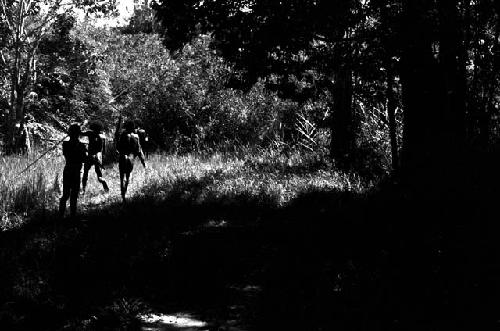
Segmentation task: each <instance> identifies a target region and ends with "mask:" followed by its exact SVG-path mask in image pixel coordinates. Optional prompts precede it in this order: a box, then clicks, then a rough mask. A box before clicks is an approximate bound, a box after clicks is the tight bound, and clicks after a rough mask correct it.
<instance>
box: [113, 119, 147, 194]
mask: <svg viewBox="0 0 500 331" xmlns="http://www.w3.org/2000/svg"><path fill="white" fill-rule="evenodd" d="M124 128H125V130H124V131H123V132H122V133H121V134H120V137H119V139H118V145H117V149H118V153H119V154H120V156H119V159H118V168H119V169H120V189H121V194H122V199H123V202H126V199H125V195H126V194H127V188H128V183H129V181H130V173H131V172H132V170H133V168H134V158H135V157H136V156H137V157H139V159H140V160H141V163H142V165H143V167H144V168H146V162H145V161H144V153H143V152H142V148H141V144H140V142H139V136H138V135H137V134H136V133H135V125H134V122H133V121H130V120H129V121H127V122H125V124H124Z"/></svg>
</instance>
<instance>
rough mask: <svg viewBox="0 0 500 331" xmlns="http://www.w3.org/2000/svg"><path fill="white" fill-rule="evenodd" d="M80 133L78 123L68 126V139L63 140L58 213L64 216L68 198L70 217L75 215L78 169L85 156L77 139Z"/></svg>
mask: <svg viewBox="0 0 500 331" xmlns="http://www.w3.org/2000/svg"><path fill="white" fill-rule="evenodd" d="M80 133H81V129H80V126H79V125H78V124H72V125H71V126H70V127H69V130H68V134H69V141H65V142H63V155H64V158H65V160H66V164H65V166H64V172H63V195H62V197H61V200H60V202H59V215H60V216H61V217H63V216H64V212H65V211H66V202H67V201H68V198H69V205H70V212H71V217H75V215H76V204H77V200H78V193H79V192H80V171H81V170H82V165H83V163H84V162H85V160H86V158H87V148H86V147H85V144H84V143H82V142H81V141H80V140H79V137H80Z"/></svg>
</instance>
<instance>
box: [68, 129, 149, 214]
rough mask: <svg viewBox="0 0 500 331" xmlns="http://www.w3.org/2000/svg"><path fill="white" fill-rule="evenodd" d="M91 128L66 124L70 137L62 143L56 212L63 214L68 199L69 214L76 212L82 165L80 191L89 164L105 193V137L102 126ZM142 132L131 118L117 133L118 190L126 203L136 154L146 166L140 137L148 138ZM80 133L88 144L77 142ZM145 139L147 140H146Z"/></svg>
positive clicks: (85, 179) (107, 188) (83, 189)
mask: <svg viewBox="0 0 500 331" xmlns="http://www.w3.org/2000/svg"><path fill="white" fill-rule="evenodd" d="M89 128H90V130H89V131H84V132H82V130H81V127H80V125H78V124H72V125H71V126H70V127H69V130H68V135H69V140H68V141H64V142H63V146H62V147H63V155H64V158H65V161H66V164H65V166H64V171H63V195H62V197H61V199H60V203H59V214H60V216H61V217H63V216H64V213H65V210H66V202H67V201H68V199H69V201H70V214H71V217H74V216H75V215H76V209H77V200H78V196H79V194H80V173H81V169H82V167H83V177H82V180H81V185H82V193H85V189H86V186H87V180H88V174H89V171H90V169H91V168H92V167H94V169H95V173H96V175H97V180H98V181H99V182H100V183H101V185H102V187H103V189H104V190H105V191H106V192H108V191H109V187H108V184H107V182H106V180H105V179H104V178H103V175H102V169H103V164H102V156H103V153H104V151H105V147H106V146H105V136H104V134H103V128H102V125H99V124H98V123H91V124H90V125H89ZM143 135H144V136H145V131H144V130H141V129H136V127H135V123H134V122H133V121H130V120H129V121H126V122H125V124H124V130H122V131H121V132H118V133H117V137H116V149H117V151H118V153H119V158H118V168H119V171H120V190H121V196H122V200H123V202H126V198H125V196H126V194H127V188H128V184H129V181H130V173H131V172H132V170H133V168H134V159H135V157H138V158H139V159H140V161H141V163H142V165H143V166H144V168H146V162H145V159H144V153H143V150H142V146H141V140H142V142H143V143H144V142H145V140H144V139H147V137H146V138H144V137H143ZM81 136H86V137H88V147H87V146H86V145H85V144H84V143H83V142H81V141H80V137H81ZM140 136H141V137H140ZM146 141H147V140H146Z"/></svg>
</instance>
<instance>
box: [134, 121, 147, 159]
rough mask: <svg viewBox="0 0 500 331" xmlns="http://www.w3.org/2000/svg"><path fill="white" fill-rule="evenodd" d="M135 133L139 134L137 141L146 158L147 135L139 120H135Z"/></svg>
mask: <svg viewBox="0 0 500 331" xmlns="http://www.w3.org/2000/svg"><path fill="white" fill-rule="evenodd" d="M135 127H136V129H135V133H137V135H138V136H139V143H140V144H141V148H142V151H143V152H144V155H145V156H146V159H148V158H149V147H150V146H149V136H148V133H147V132H146V130H144V128H143V125H142V123H141V122H140V121H135Z"/></svg>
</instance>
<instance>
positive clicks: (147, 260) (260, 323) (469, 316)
mask: <svg viewBox="0 0 500 331" xmlns="http://www.w3.org/2000/svg"><path fill="white" fill-rule="evenodd" d="M494 173H495V168H494V167H493V166H492V169H489V170H488V175H487V174H486V172H485V173H484V174H483V175H480V176H479V177H477V178H475V179H474V180H473V181H472V182H470V183H469V184H467V185H466V187H465V188H464V190H463V192H461V193H460V194H458V193H457V194H450V195H446V196H443V197H442V199H437V200H436V199H430V198H429V197H427V196H426V195H425V194H424V193H422V192H419V193H412V192H408V191H402V190H400V189H399V188H398V187H395V186H391V185H386V186H381V188H379V189H377V190H374V191H373V192H369V193H366V194H354V193H349V192H338V191H318V192H307V193H304V194H302V195H301V196H299V197H298V198H296V199H294V200H293V201H292V202H291V203H290V204H288V205H286V206H284V207H278V204H277V202H276V200H275V198H276V197H271V196H262V195H261V196H257V197H255V196H251V195H249V194H242V195H241V194H240V195H238V194H234V195H225V196H215V195H213V196H210V195H206V194H205V193H204V192H205V191H204V188H206V187H207V186H208V185H210V184H211V183H213V181H214V180H215V178H214V176H213V175H209V176H207V177H204V178H200V179H196V178H191V179H186V180H181V181H178V182H175V183H173V184H169V185H168V187H166V188H164V190H163V193H162V194H158V192H159V191H160V190H161V189H162V188H161V187H154V188H151V190H152V191H151V192H149V194H147V195H146V196H145V197H142V198H137V199H134V200H131V201H130V202H129V203H128V204H127V205H125V206H122V205H121V204H116V205H110V206H107V207H106V208H103V209H99V210H93V211H90V212H89V213H88V214H87V215H85V217H84V218H85V221H78V222H70V221H67V220H65V221H64V222H62V223H55V222H53V221H52V219H53V218H52V216H53V215H49V214H47V215H45V217H44V220H43V221H38V222H35V223H33V224H32V225H30V226H28V227H25V228H21V229H18V230H15V231H11V232H9V233H3V234H1V235H0V249H1V251H0V268H1V269H0V270H2V272H1V273H0V284H2V287H1V289H0V295H1V298H2V300H1V301H0V304H1V306H0V329H2V330H31V329H37V330H58V329H60V330H65V329H66V330H74V329H78V328H79V329H82V330H116V329H123V330H136V329H137V330H139V329H140V328H141V325H143V324H141V323H140V321H139V320H138V319H137V315H138V314H139V313H146V312H148V311H153V312H164V313H176V312H190V313H192V314H193V316H196V317H197V318H198V319H200V320H202V321H205V322H207V323H208V324H207V326H206V327H205V328H204V329H208V330H219V329H224V328H226V329H227V330H230V329H231V328H233V330H238V329H241V330H448V329H453V328H455V329H481V330H487V329H494V328H495V327H498V323H499V321H500V310H499V309H498V297H499V294H500V293H499V290H500V244H499V241H498V238H499V235H500V226H499V224H498V210H497V203H496V202H495V200H496V199H497V198H498V197H499V195H498V193H499V189H498V185H496V184H498V182H499V181H498V175H493V174H494Z"/></svg>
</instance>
